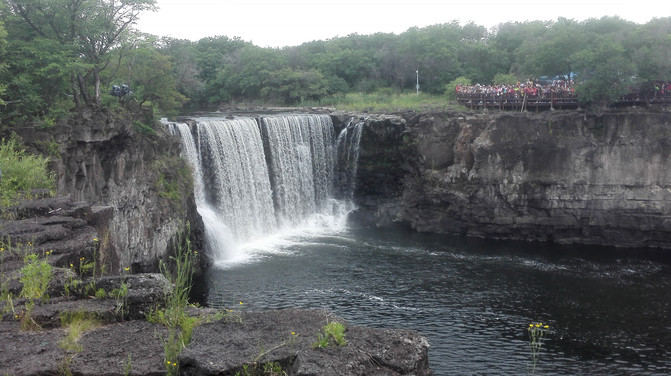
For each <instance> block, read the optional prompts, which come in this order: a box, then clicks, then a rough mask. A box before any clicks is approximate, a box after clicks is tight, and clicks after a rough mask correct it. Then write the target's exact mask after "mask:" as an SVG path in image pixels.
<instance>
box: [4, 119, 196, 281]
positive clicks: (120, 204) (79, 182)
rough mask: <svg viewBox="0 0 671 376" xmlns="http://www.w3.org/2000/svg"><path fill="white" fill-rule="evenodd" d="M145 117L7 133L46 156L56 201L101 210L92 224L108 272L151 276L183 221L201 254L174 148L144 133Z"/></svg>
mask: <svg viewBox="0 0 671 376" xmlns="http://www.w3.org/2000/svg"><path fill="white" fill-rule="evenodd" d="M152 122H153V119H152V118H151V114H150V113H143V112H142V111H140V110H138V109H135V110H129V111H128V112H126V113H125V114H118V113H117V114H113V113H112V112H110V111H107V110H104V109H96V108H83V109H80V111H79V112H77V113H76V114H75V115H73V116H72V117H70V118H69V119H67V120H66V121H64V122H63V123H62V124H59V125H57V126H56V127H55V128H54V129H46V130H44V129H38V128H35V127H26V128H20V129H14V130H15V131H16V132H17V133H18V134H19V135H20V136H21V138H22V139H23V141H24V143H26V144H27V145H28V146H30V147H32V148H35V149H38V150H39V151H41V152H42V153H44V154H47V155H50V156H51V160H52V163H51V165H52V169H53V170H54V171H55V172H56V176H57V184H58V195H60V196H68V195H69V196H70V197H71V199H72V200H73V201H84V202H86V203H88V204H89V205H92V206H94V207H98V209H97V210H102V209H101V208H107V210H108V211H109V215H107V217H106V221H105V222H102V223H99V225H98V226H97V230H98V231H99V239H100V241H101V243H102V246H101V249H100V252H101V257H103V258H105V260H106V261H107V268H108V271H109V272H112V273H118V272H120V271H121V270H123V269H125V268H127V267H130V268H131V269H132V271H133V272H157V271H158V262H159V260H161V259H165V258H166V257H167V256H168V255H169V254H170V253H171V252H172V248H171V247H172V243H173V241H174V239H175V237H176V236H177V234H179V233H180V232H182V233H183V232H185V231H186V230H185V224H186V222H187V221H188V222H189V223H190V226H191V230H192V234H191V236H192V239H193V243H192V244H193V246H194V248H196V249H200V247H201V243H202V220H201V219H200V216H199V215H198V213H197V211H196V205H195V201H194V197H193V186H192V183H191V174H190V170H189V167H188V166H187V164H186V162H185V161H184V160H183V159H181V158H180V157H179V153H180V148H181V146H180V143H179V141H178V140H176V139H173V138H172V137H168V136H166V135H164V134H163V132H160V131H159V132H155V131H154V130H152V129H151V127H150V126H147V125H143V124H151V123H152Z"/></svg>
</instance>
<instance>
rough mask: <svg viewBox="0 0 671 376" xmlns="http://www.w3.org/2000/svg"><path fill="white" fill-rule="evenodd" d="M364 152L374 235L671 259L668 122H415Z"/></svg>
mask: <svg viewBox="0 0 671 376" xmlns="http://www.w3.org/2000/svg"><path fill="white" fill-rule="evenodd" d="M361 143H362V146H361V155H360V159H359V162H360V164H359V168H358V178H357V192H356V194H355V197H356V198H357V199H358V202H359V205H360V207H361V210H360V213H359V215H358V216H357V218H359V219H364V220H366V219H367V220H373V221H375V223H376V224H377V225H378V226H386V225H390V224H392V223H403V224H407V225H409V226H410V227H412V228H414V229H416V230H418V231H426V232H440V233H453V234H461V235H469V236H482V237H489V238H501V239H522V240H536V241H554V242H558V243H582V244H602V245H616V246H631V247H637V246H651V247H662V248H671V114H669V113H635V112H630V113H618V112H611V113H606V114H602V115H590V114H587V113H582V112H552V113H550V112H548V113H542V114H511V113H495V114H475V115H474V114H460V113H431V114H420V115H417V114H411V115H409V116H405V118H404V119H401V118H396V119H392V118H371V119H368V120H367V126H366V131H364V133H363V134H362V140H361ZM390 184H391V186H389V185H390ZM379 186H385V188H384V189H383V190H379V189H377V188H376V187H379Z"/></svg>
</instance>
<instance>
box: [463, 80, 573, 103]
mask: <svg viewBox="0 0 671 376" xmlns="http://www.w3.org/2000/svg"><path fill="white" fill-rule="evenodd" d="M456 94H457V99H461V98H465V97H467V98H473V97H480V98H486V99H502V100H519V99H523V98H524V97H527V98H547V99H552V98H573V97H574V94H575V88H574V84H573V80H571V81H569V80H552V81H547V82H543V83H541V82H538V81H536V82H534V81H533V80H527V81H525V82H517V83H516V84H515V85H503V84H502V85H481V84H475V85H457V87H456Z"/></svg>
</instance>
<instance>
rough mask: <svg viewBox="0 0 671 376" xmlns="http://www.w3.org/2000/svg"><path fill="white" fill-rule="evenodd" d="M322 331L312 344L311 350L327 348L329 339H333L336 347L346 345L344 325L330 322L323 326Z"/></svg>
mask: <svg viewBox="0 0 671 376" xmlns="http://www.w3.org/2000/svg"><path fill="white" fill-rule="evenodd" d="M322 330H323V333H319V337H318V338H317V342H315V343H313V344H312V347H313V348H315V349H317V348H319V349H324V348H327V347H328V346H329V342H330V340H331V339H333V341H335V343H336V344H337V345H338V346H345V345H346V344H347V340H345V325H343V324H341V323H339V322H337V321H331V322H329V323H328V324H326V325H324V328H323V329H322Z"/></svg>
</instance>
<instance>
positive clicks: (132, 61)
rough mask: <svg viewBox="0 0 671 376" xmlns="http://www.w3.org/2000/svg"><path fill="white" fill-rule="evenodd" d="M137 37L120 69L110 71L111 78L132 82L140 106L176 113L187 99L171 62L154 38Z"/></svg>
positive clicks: (134, 98) (127, 82) (171, 113)
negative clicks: (178, 85) (178, 88)
mask: <svg viewBox="0 0 671 376" xmlns="http://www.w3.org/2000/svg"><path fill="white" fill-rule="evenodd" d="M137 38H138V41H137V42H136V43H135V44H134V45H132V46H130V47H129V50H127V51H125V52H124V54H123V57H122V58H121V59H120V62H119V66H118V69H116V70H114V71H113V72H110V73H111V74H112V75H111V77H109V78H108V80H110V81H113V80H115V79H118V78H119V77H123V81H122V82H125V83H126V84H128V85H132V86H131V89H132V91H133V96H132V99H133V100H136V101H138V102H139V103H140V105H143V104H145V103H151V105H152V106H154V107H155V108H156V109H157V110H158V111H159V112H161V113H163V114H166V115H174V114H175V113H176V110H177V109H179V108H180V107H181V106H182V104H183V103H185V102H186V100H187V98H186V97H185V96H184V95H183V94H182V93H180V92H179V91H178V90H177V78H176V77H175V75H174V74H173V66H172V62H171V61H170V58H169V57H168V56H166V55H164V54H162V53H161V52H160V50H159V49H157V47H156V41H155V40H153V39H146V40H139V37H137ZM119 84H121V83H119ZM122 99H123V98H119V100H122ZM126 100H127V99H126Z"/></svg>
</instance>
